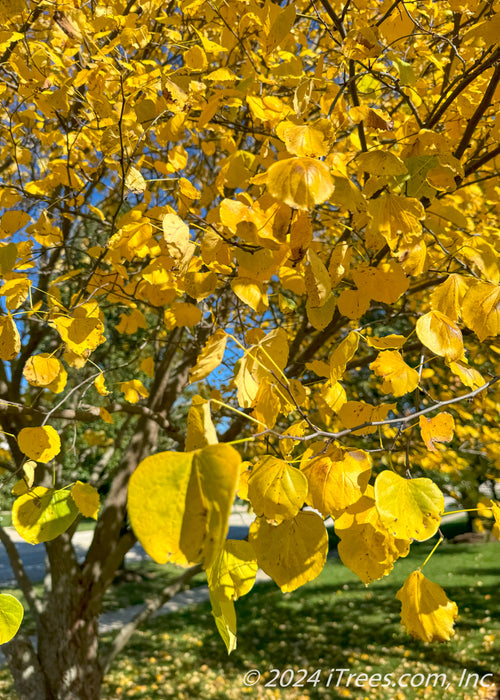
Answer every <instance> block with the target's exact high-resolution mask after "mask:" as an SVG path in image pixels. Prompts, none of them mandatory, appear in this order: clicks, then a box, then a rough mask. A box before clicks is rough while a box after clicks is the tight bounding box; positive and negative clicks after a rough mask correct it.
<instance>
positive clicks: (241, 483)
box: [236, 462, 251, 501]
mask: <svg viewBox="0 0 500 700" xmlns="http://www.w3.org/2000/svg"><path fill="white" fill-rule="evenodd" d="M250 466H251V463H250V462H241V464H240V477H239V480H238V488H237V489H236V495H237V496H238V498H241V500H242V501H248V479H249V477H250V474H251V472H250Z"/></svg>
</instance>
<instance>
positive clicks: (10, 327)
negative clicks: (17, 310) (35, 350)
mask: <svg viewBox="0 0 500 700" xmlns="http://www.w3.org/2000/svg"><path fill="white" fill-rule="evenodd" d="M20 349H21V338H20V336H19V331H18V330H17V326H16V324H15V323H14V321H13V320H12V318H11V317H10V316H1V317H0V360H7V361H8V360H13V359H14V358H15V357H16V355H17V354H18V353H19V350H20Z"/></svg>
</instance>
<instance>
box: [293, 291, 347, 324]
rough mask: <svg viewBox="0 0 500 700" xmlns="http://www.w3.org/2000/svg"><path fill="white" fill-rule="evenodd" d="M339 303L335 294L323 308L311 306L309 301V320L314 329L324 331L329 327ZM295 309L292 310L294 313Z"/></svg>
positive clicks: (307, 306)
mask: <svg viewBox="0 0 500 700" xmlns="http://www.w3.org/2000/svg"><path fill="white" fill-rule="evenodd" d="M336 305H337V303H336V301H335V297H334V295H333V294H330V296H329V297H328V299H327V300H326V301H325V303H324V304H323V306H311V304H310V302H309V301H308V302H307V304H306V313H307V319H308V321H309V323H310V324H311V326H312V327H313V328H316V330H318V331H322V330H323V329H324V328H326V327H327V326H328V324H329V323H330V321H331V320H332V318H333V313H334V311H335V307H336ZM294 310H295V309H293V310H292V313H293V311H294Z"/></svg>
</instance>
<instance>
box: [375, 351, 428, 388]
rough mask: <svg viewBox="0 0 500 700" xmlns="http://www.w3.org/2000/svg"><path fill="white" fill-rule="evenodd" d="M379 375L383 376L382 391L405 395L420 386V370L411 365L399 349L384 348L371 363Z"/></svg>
mask: <svg viewBox="0 0 500 700" xmlns="http://www.w3.org/2000/svg"><path fill="white" fill-rule="evenodd" d="M370 369H371V370H373V371H374V372H375V374H376V375H377V376H378V377H383V378H384V382H383V384H382V391H383V392H384V393H385V394H389V393H392V394H394V396H404V395H405V394H407V393H408V392H410V391H413V390H414V389H416V387H417V386H418V382H419V375H418V372H417V371H416V370H415V369H413V368H412V367H409V366H408V365H407V364H406V362H405V361H404V360H403V358H402V356H401V354H400V353H399V352H398V351H397V350H384V351H382V352H380V353H379V354H378V357H377V359H376V360H375V361H374V362H372V363H371V364H370Z"/></svg>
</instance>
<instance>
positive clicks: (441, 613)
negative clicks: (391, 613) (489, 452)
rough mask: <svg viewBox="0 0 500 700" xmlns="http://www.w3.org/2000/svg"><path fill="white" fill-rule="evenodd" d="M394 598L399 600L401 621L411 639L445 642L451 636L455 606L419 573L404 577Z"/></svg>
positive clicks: (438, 587)
mask: <svg viewBox="0 0 500 700" xmlns="http://www.w3.org/2000/svg"><path fill="white" fill-rule="evenodd" d="M396 598H397V599H398V600H400V601H401V622H402V623H403V625H404V626H405V627H406V631H407V632H408V634H411V635H412V637H415V638H416V639H422V640H423V641H424V642H446V641H448V640H449V639H450V637H452V636H453V634H454V631H453V624H454V622H455V618H456V617H457V615H458V608H457V605H456V603H453V602H452V601H451V600H449V599H448V598H447V596H446V593H445V592H444V591H443V589H442V588H441V586H438V585H437V584H436V583H433V582H432V581H429V579H427V578H425V576H424V575H423V573H422V572H421V571H414V572H413V573H411V574H410V575H409V576H408V578H407V579H406V581H405V582H404V585H403V587H402V588H400V590H399V591H398V592H397V593H396Z"/></svg>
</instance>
